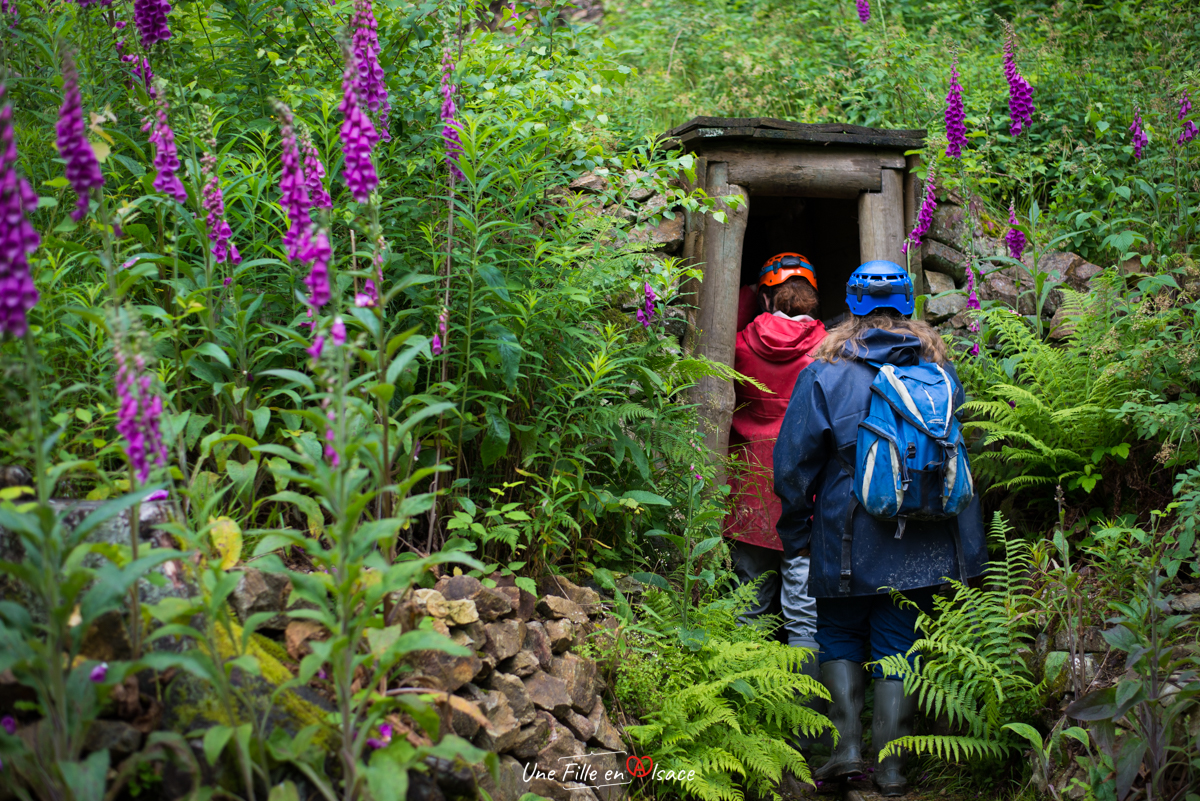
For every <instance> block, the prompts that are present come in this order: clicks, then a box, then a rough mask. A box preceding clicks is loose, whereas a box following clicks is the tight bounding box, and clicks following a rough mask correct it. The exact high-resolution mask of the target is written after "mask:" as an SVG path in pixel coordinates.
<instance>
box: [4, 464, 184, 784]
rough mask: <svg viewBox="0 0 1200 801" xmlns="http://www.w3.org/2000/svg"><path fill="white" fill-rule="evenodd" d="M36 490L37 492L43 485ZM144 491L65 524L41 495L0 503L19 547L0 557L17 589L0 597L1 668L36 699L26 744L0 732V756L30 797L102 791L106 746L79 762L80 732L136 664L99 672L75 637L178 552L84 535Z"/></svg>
mask: <svg viewBox="0 0 1200 801" xmlns="http://www.w3.org/2000/svg"><path fill="white" fill-rule="evenodd" d="M40 486H41V489H42V492H41V494H42V495H43V496H45V494H46V493H47V492H48V487H46V485H45V484H44V483H40ZM148 494H149V492H147V491H142V492H140V493H137V494H133V495H127V496H125V497H123V498H120V499H117V500H114V501H110V502H108V503H106V504H104V505H103V506H101V507H100V508H98V509H96V510H95V511H94V512H92V513H91V514H89V515H88V516H87V517H86V518H84V519H83V520H82V521H80V522H79V523H78V524H77V525H76V526H75V527H74V528H72V529H68V528H67V527H66V525H65V524H64V521H63V520H62V519H61V517H59V515H57V514H56V513H55V511H54V509H53V508H52V507H51V506H50V504H49V503H46V502H44V501H42V502H31V503H24V504H20V505H14V504H13V503H12V502H11V501H10V500H5V501H3V503H2V505H0V529H3V530H7V531H8V532H11V534H10V535H9V536H11V537H13V538H14V542H13V543H12V545H14V546H15V545H17V544H18V543H19V547H20V548H21V549H22V550H23V551H24V558H23V559H22V560H21V561H20V562H14V561H7V560H6V561H0V575H3V576H5V577H6V578H7V579H9V580H10V581H11V585H10V586H11V587H12V588H13V589H14V590H16V591H17V592H20V593H21V595H16V594H15V593H14V595H13V596H12V597H6V598H5V599H4V600H2V601H0V672H4V671H12V676H13V677H14V678H15V679H16V681H17V682H19V683H20V684H22V685H24V686H25V687H26V688H28V689H30V690H32V691H33V693H34V697H35V699H36V700H35V702H34V703H33V704H31V705H30V706H29V707H28V708H26V709H25V710H23V711H24V712H32V713H34V714H36V715H37V716H38V717H40V718H41V721H42V725H40V726H38V727H37V728H36V730H35V733H34V736H33V738H32V739H33V742H32V747H30V744H29V743H27V742H26V741H24V740H22V738H20V737H16V736H12V735H9V734H7V733H6V732H3V731H0V757H3V759H4V761H5V762H6V764H11V765H12V767H11V770H15V772H16V775H17V776H18V777H19V779H18V780H19V782H20V784H22V785H27V786H28V787H29V788H30V789H32V790H33V791H34V792H35V793H37V794H38V797H41V798H51V797H70V798H88V799H96V798H99V797H100V795H101V792H100V791H102V789H103V787H104V783H105V780H106V776H107V772H108V768H109V755H108V752H107V751H97V752H95V753H93V754H91V755H89V756H88V758H87V759H83V758H82V753H83V747H84V741H85V737H86V735H87V732H88V728H89V727H90V725H91V723H92V721H94V720H95V719H96V717H97V716H98V715H99V713H100V710H101V707H102V706H103V704H104V701H105V699H106V698H107V697H108V694H109V691H110V690H111V688H112V687H113V686H114V685H116V684H119V683H120V682H121V681H122V680H124V678H125V676H126V675H133V674H135V673H136V672H137V670H139V669H140V667H141V665H138V664H137V663H127V662H121V663H116V662H114V663H109V664H107V667H106V668H105V667H104V666H101V665H100V664H99V663H97V662H95V661H92V660H89V659H85V658H83V657H82V656H81V655H80V648H81V646H82V644H83V638H84V635H85V634H86V633H87V631H88V629H89V627H91V625H92V624H93V623H95V622H96V620H97V619H98V618H100V616H102V615H104V614H107V613H111V612H116V611H117V610H119V609H120V608H121V607H123V606H124V605H125V603H126V600H127V598H126V593H127V592H128V591H129V590H130V588H131V587H133V586H134V585H135V584H136V582H137V580H138V579H139V578H141V577H142V576H144V575H145V574H146V573H147V572H149V571H150V569H151V568H153V567H155V566H156V565H160V564H162V563H163V562H166V561H168V560H170V559H173V558H175V557H178V556H179V555H180V554H179V553H178V552H177V551H174V550H171V549H167V548H156V549H154V550H153V551H151V552H150V553H148V554H140V555H138V556H137V557H136V558H134V554H133V553H131V552H130V549H128V548H125V547H123V546H105V545H100V544H94V543H90V542H85V538H86V537H87V535H88V534H89V533H91V532H92V531H94V530H95V529H96V527H97V526H100V525H101V524H103V523H104V522H106V521H108V520H110V519H111V518H113V517H114V516H116V515H118V514H120V513H122V512H125V511H127V510H128V509H130V507H134V506H136V505H137V504H138V503H139V502H140V501H141V500H143V499H144V498H145V497H146V496H147V495H148ZM6 595H7V593H6ZM22 596H23V597H22ZM18 599H20V602H19V601H18ZM97 671H98V672H97ZM185 750H186V746H185Z"/></svg>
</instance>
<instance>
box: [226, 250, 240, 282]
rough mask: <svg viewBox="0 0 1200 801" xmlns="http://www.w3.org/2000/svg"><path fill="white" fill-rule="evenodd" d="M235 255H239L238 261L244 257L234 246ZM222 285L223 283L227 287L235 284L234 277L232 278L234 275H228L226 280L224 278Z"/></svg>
mask: <svg viewBox="0 0 1200 801" xmlns="http://www.w3.org/2000/svg"><path fill="white" fill-rule="evenodd" d="M233 255H234V256H237V258H238V261H241V260H242V257H241V256H240V255H238V252H237V247H234V249H233ZM234 264H237V262H234ZM221 285H222V286H224V287H226V288H228V287H231V286H233V278H232V277H227V278H226V279H225V280H223V281H222V282H221Z"/></svg>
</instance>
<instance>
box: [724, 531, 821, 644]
mask: <svg viewBox="0 0 1200 801" xmlns="http://www.w3.org/2000/svg"><path fill="white" fill-rule="evenodd" d="M729 550H730V554H731V556H732V557H733V572H734V574H736V575H737V577H738V581H740V582H742V583H743V584H749V583H750V582H752V581H754V580H756V579H758V578H759V577H760V576H764V575H765V574H770V575H765V577H764V578H763V579H762V581H761V582H760V583H759V585H758V601H757V603H755V605H754V606H751V607H750V608H749V609H747V610H746V612H745V615H744V620H745V621H746V622H749V621H750V619H753V618H756V617H758V616H759V615H778V614H782V615H783V630H784V635H785V636H786V637H787V643H788V645H790V646H792V647H794V648H811V649H812V650H814V651H816V650H818V647H817V602H816V599H814V598H812V597H810V596H809V594H808V557H807V556H794V557H792V558H791V559H786V558H784V555H783V551H775V550H772V549H770V548H763V547H761V546H759V545H748V544H746V543H744V542H738V541H736V540H735V541H734V542H732V543H730V549H729Z"/></svg>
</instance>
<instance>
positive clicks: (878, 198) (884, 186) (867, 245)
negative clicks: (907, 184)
mask: <svg viewBox="0 0 1200 801" xmlns="http://www.w3.org/2000/svg"><path fill="white" fill-rule="evenodd" d="M904 233H905V232H904V182H903V178H902V175H901V172H900V171H899V170H890V169H885V170H880V191H879V192H864V193H862V194H861V195H859V196H858V247H859V255H860V258H861V259H862V260H863V261H864V262H867V261H872V260H874V259H885V260H887V261H891V262H895V263H896V264H899V265H901V266H903V265H904V252H903V251H902V250H901V249H900V248H901V245H902V244H903V243H904Z"/></svg>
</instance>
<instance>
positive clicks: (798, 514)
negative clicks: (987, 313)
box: [774, 329, 987, 598]
mask: <svg viewBox="0 0 1200 801" xmlns="http://www.w3.org/2000/svg"><path fill="white" fill-rule="evenodd" d="M863 344H864V345H865V350H864V349H863V348H860V349H859V351H858V353H854V352H853V351H852V350H850V349H849V348H848V349H847V351H846V353H847V357H848V358H845V359H843V360H842V361H839V362H833V363H831V362H825V361H817V362H814V363H813V364H812V365H810V366H809V367H808V369H806V370H804V371H803V372H801V373H800V380H799V381H798V382H797V383H796V389H795V391H794V392H793V393H792V400H791V403H789V404H788V409H787V414H786V415H785V416H784V418H783V426H782V428H781V429H780V432H779V439H778V441H777V442H776V443H775V458H774V461H775V494H776V495H778V496H779V498H780V500H781V501H782V504H783V514H782V515H781V516H780V518H779V523H778V525H777V530H778V531H779V537H780V539H781V540H782V541H783V552H784V555H785V556H794V555H795V554H796V552H797V551H799V550H800V549H802V548H806V547H807V548H811V550H812V558H811V566H810V568H809V570H810V572H809V585H808V592H809V595H811V596H812V597H814V598H834V597H839V595H841V594H840V593H839V592H838V583H839V576H840V572H841V561H842V533H843V532H844V531H845V528H846V512H847V509H848V507H849V505H850V499H851V498H852V497H853V489H852V488H851V484H852V475H851V473H848V472H846V469H845V468H843V466H842V462H841V461H840V460H839V459H838V457H837V454H838V452H839V451H840V452H841V454H842V456H843V457H844V458H845V459H846V463H847V464H848V465H849V466H850V470H851V471H853V465H854V450H855V446H856V444H857V442H858V424H859V423H860V422H862V421H863V420H865V419H866V417H867V408H868V406H870V401H871V382H872V381H874V380H875V373H876V371H875V368H873V367H871V366H870V365H869V364H866V363H865V362H866V361H868V360H869V361H875V362H884V363H888V364H894V365H897V366H904V365H913V364H916V363H917V362H918V361H919V357H920V353H921V342H920V340H918V339H917V338H916V337H915V336H913V335H911V334H904V333H897V332H892V331H881V330H879V329H870V330H869V331H867V332H866V334H865V336H864V337H863ZM945 367H946V372H948V373H949V374H950V377H951V378H952V379H953V380H954V384H955V392H954V403H955V408H957V407H958V406H959V405H961V404H962V402H963V390H962V384H961V383H960V382H959V380H958V374H957V373H956V372H955V370H954V367H953V366H952V365H950V364H947V365H945ZM814 496H815V497H816V502H815V504H814V501H813V498H814ZM958 526H959V538H960V540H961V542H962V545H963V550H964V552H965V557H966V566H967V574H968V576H969V577H974V576H978V575H980V574H981V573H983V563H984V562H985V561H986V559H987V544H986V538H985V536H984V531H983V518H982V514H981V512H980V507H979V494H978V493H976V495H975V498H974V499H973V500H972V501H971V505H970V506H968V507H967V509H966V511H964V512H963V513H962V514H960V515H959V516H958ZM851 558H852V568H851V569H852V570H853V575H852V578H851V585H850V595H876V594H879V593H884V592H887V588H895V589H898V590H909V589H915V588H917V587H932V586H935V585H938V584H943V583H945V579H946V578H954V579H959V578H961V576H960V575H959V567H958V555H957V553H956V552H955V550H954V538H953V533H952V525H951V522H950V521H917V520H911V521H909V522H908V525H907V528H906V529H905V531H904V537H903V538H902V539H896V524H895V523H894V522H888V521H883V520H877V519H875V518H874V517H871V515H870V514H868V513H867V512H866V511H864V510H863V509H862V507H861V506H860V507H858V509H856V510H855V512H854V544H853V548H852V550H851ZM842 597H845V596H842Z"/></svg>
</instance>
